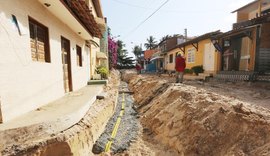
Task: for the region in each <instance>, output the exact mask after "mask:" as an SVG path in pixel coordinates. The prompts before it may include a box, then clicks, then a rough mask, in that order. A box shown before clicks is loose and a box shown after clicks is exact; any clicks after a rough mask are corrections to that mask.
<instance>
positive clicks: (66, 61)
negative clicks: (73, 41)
mask: <svg viewBox="0 0 270 156" xmlns="http://www.w3.org/2000/svg"><path fill="white" fill-rule="evenodd" d="M61 48H62V64H63V79H64V89H65V92H66V93H67V92H70V91H72V78H71V60H70V42H69V40H67V39H66V38H64V37H61Z"/></svg>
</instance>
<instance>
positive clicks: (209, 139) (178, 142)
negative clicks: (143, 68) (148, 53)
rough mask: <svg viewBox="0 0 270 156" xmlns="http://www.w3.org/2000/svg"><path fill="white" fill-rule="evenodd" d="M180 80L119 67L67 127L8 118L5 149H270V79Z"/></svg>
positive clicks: (238, 153) (238, 154) (239, 152)
mask: <svg viewBox="0 0 270 156" xmlns="http://www.w3.org/2000/svg"><path fill="white" fill-rule="evenodd" d="M174 81H175V78H174V77H171V76H168V75H165V74H164V75H161V76H160V77H159V76H158V75H155V74H140V75H137V74H136V72H135V71H133V70H126V71H121V73H120V72H119V71H113V72H112V74H111V77H110V78H109V82H108V84H107V86H104V90H103V93H102V94H101V98H98V99H97V100H96V101H95V102H94V103H93V105H92V106H91V107H90V109H89V110H88V111H87V113H86V115H85V116H84V117H83V118H82V119H81V120H80V121H79V122H78V123H76V124H74V125H70V126H69V127H66V128H65V129H64V130H63V129H62V130H59V131H57V128H56V127H58V126H59V123H58V125H57V126H55V125H54V124H52V123H50V124H48V122H44V123H39V124H32V125H30V124H29V125H28V126H25V128H22V127H20V128H14V129H12V130H10V129H9V130H6V131H5V130H3V126H2V127H1V129H2V130H1V133H0V137H1V144H0V149H1V154H2V155H48V156H49V155H50V156H51V155H53V156H54V155H57V156H58V155H59V156H60V155H134V156H137V155H142V156H144V155H148V156H152V155H158V156H163V155H168V156H176V155H188V156H189V155H209V156H211V155H213V156H214V155H215V156H216V155H220V156H223V155H235V156H244V155H252V156H253V155H254V156H257V155H265V156H266V155H270V135H269V130H270V124H269V120H270V111H269V108H270V106H269V101H270V92H269V90H270V84H269V83H263V82H261V83H250V82H220V81H216V80H209V81H208V82H205V81H196V80H185V81H184V83H175V82H174ZM39 111H42V108H41V110H39ZM60 122H62V123H60V125H63V123H64V122H65V121H60ZM45 123H46V124H45ZM55 124H56V123H55ZM58 129H60V128H59V127H58Z"/></svg>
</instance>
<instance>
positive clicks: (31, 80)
mask: <svg viewBox="0 0 270 156" xmlns="http://www.w3.org/2000/svg"><path fill="white" fill-rule="evenodd" d="M95 5H98V3H96V2H94V1H90V0H89V1H84V2H81V3H80V2H78V1H69V0H60V1H55V0H25V1H21V0H12V1H1V2H0V24H1V28H0V47H1V52H0V55H1V57H0V64H1V65H0V75H1V77H0V86H1V89H0V98H1V101H0V104H1V105H0V111H1V112H0V114H1V115H2V116H1V117H0V119H1V122H6V121H8V120H11V119H13V118H15V117H18V116H19V115H22V114H24V113H27V112H29V111H31V110H35V109H37V108H38V107H41V106H42V105H44V104H47V103H49V102H51V101H53V100H56V99H57V98H60V97H62V96H63V95H65V94H66V93H68V92H71V91H75V90H78V89H80V88H82V87H84V86H86V84H87V81H88V80H89V79H90V77H91V74H92V73H91V72H92V70H93V66H95V60H96V59H93V58H95V57H96V51H99V49H98V48H96V49H95V48H92V47H93V46H92V45H91V43H89V41H90V40H96V41H97V42H98V43H99V38H100V37H101V30H100V27H99V26H98V24H97V22H96V21H95V16H97V14H98V13H97V12H99V11H101V9H96V8H97V7H96V6H95ZM15 6H16V7H15ZM82 8H83V9H82ZM91 8H94V9H93V10H91ZM90 10H91V11H92V13H91V14H90ZM97 10H99V11H97ZM81 17H84V19H82V18H81Z"/></svg>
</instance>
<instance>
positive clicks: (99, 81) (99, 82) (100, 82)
mask: <svg viewBox="0 0 270 156" xmlns="http://www.w3.org/2000/svg"><path fill="white" fill-rule="evenodd" d="M107 83H108V80H90V81H88V83H87V84H88V85H97V84H104V85H107Z"/></svg>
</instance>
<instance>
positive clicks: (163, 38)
mask: <svg viewBox="0 0 270 156" xmlns="http://www.w3.org/2000/svg"><path fill="white" fill-rule="evenodd" d="M169 38H171V36H170V35H166V36H163V37H162V38H161V39H160V42H163V41H165V40H167V39H169Z"/></svg>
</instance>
